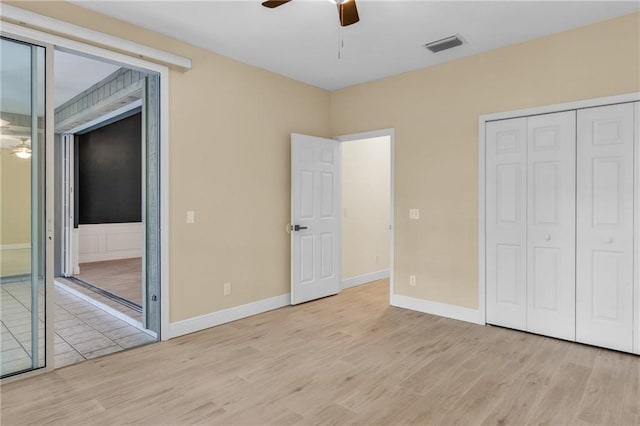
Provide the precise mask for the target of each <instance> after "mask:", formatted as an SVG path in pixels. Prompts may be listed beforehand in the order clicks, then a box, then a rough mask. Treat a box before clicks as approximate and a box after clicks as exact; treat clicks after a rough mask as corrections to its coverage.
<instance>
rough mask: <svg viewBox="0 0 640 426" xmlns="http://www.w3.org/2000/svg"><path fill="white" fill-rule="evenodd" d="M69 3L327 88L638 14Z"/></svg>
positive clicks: (505, 5)
mask: <svg viewBox="0 0 640 426" xmlns="http://www.w3.org/2000/svg"><path fill="white" fill-rule="evenodd" d="M73 3H76V4H78V5H79V6H82V7H85V8H88V9H92V10H94V11H97V12H100V13H103V14H106V15H110V16H113V17H115V18H118V19H121V20H123V21H128V22H131V23H133V24H135V25H139V26H142V27H144V28H148V29H150V30H154V31H157V32H160V33H163V34H166V35H169V36H171V37H174V38H177V39H180V40H183V41H186V42H188V43H191V44H194V45H196V46H200V47H203V48H206V49H210V50H212V51H214V52H218V53H220V54H222V55H225V56H229V57H231V58H235V59H237V60H239V61H241V62H245V63H248V64H251V65H255V66H257V67H260V68H264V69H267V70H270V71H273V72H276V73H278V74H282V75H285V76H288V77H291V78H294V79H296V80H300V81H303V82H306V83H309V84H312V85H314V86H318V87H322V88H324V89H328V90H335V89H339V88H343V87H347V86H351V85H354V84H358V83H363V82H366V81H371V80H376V79H380V78H383V77H387V76H390V75H394V74H399V73H402V72H406V71H411V70H415V69H419V68H423V67H427V66H431V65H435V64H438V63H442V62H447V61H451V60H454V59H458V58H460V57H463V56H468V55H474V54H477V53H480V52H484V51H487V50H491V49H495V48H498V47H501V46H506V45H510V44H515V43H519V42H522V41H526V40H530V39H534V38H537V37H541V36H544V35H547V34H552V33H556V32H561V31H565V30H568V29H571V28H575V27H578V26H583V25H587V24H590V23H593V22H597V21H602V20H605V19H609V18H612V17H615V16H619V15H624V14H628V13H632V12H634V11H638V10H640V2H638V1H629V2H618V1H564V2H555V1H553V2H552V1H497V2H493V1H492V2H489V1H400V0H395V1H389V0H387V1H375V0H358V1H357V5H358V11H359V14H360V22H359V23H356V24H354V25H352V26H349V27H346V28H343V29H342V30H340V29H339V28H340V27H339V25H338V16H337V11H336V7H335V5H332V4H331V3H330V2H329V1H327V0H295V1H292V2H291V3H288V4H286V5H283V6H281V7H279V8H276V9H267V8H264V7H262V6H261V5H260V0H255V1H253V0H252V1H214V0H210V1H86V0H84V1H77V0H76V1H73ZM456 33H458V34H460V35H461V37H462V38H463V39H464V40H465V41H466V44H464V45H463V46H460V47H457V48H454V49H452V50H449V51H446V52H441V53H438V54H433V53H431V52H429V51H427V50H426V49H425V48H424V46H423V44H424V43H426V42H429V41H433V40H437V39H441V38H443V37H446V36H449V35H452V34H456ZM340 34H341V35H342V38H343V40H344V48H343V49H342V54H341V55H342V59H338V45H339V37H340ZM612 48H615V46H612Z"/></svg>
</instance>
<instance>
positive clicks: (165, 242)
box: [0, 16, 182, 384]
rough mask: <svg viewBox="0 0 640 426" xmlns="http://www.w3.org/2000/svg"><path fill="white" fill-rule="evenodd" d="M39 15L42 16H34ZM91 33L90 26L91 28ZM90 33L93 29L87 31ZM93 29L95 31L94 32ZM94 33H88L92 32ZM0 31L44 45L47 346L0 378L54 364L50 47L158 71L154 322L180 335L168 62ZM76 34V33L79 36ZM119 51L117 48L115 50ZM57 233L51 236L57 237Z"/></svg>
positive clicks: (33, 33) (8, 28) (166, 333)
mask: <svg viewBox="0 0 640 426" xmlns="http://www.w3.org/2000/svg"><path fill="white" fill-rule="evenodd" d="M40 17H41V18H42V16H40ZM60 24H64V25H68V28H67V29H68V32H67V34H70V35H71V34H74V32H76V31H77V32H78V33H79V34H82V32H83V31H90V30H87V29H84V28H81V27H76V26H74V25H71V24H66V23H63V22H60ZM92 32H93V31H92ZM93 33H95V32H93ZM95 34H99V33H95ZM95 34H94V36H95ZM0 35H2V36H4V37H7V38H11V39H15V40H18V41H22V42H25V43H29V44H34V45H37V46H42V47H44V48H45V93H46V95H45V96H46V97H45V137H44V139H45V155H46V160H45V229H46V231H45V235H46V242H45V262H46V268H45V291H46V294H47V297H46V300H45V333H46V337H45V345H46V348H49V349H50V350H47V351H46V358H45V359H46V362H45V367H43V368H40V369H38V370H33V371H29V372H26V373H22V374H18V375H15V376H10V377H7V378H5V379H2V381H1V382H2V383H3V384H4V383H8V382H9V381H13V380H18V379H23V378H26V377H30V376H32V375H37V374H42V373H45V372H49V371H53V370H54V369H55V360H54V350H53V348H54V327H53V324H54V314H55V292H54V225H55V217H54V214H55V210H54V196H53V194H54V184H55V179H54V151H55V150H54V149H53V144H54V124H55V123H54V120H53V119H52V118H53V117H54V104H53V87H54V84H53V83H54V82H53V52H54V50H55V49H59V50H66V51H69V52H72V53H77V54H80V55H87V56H92V57H97V58H102V59H105V60H108V61H113V62H116V63H121V64H123V65H126V66H127V67H129V68H134V69H136V68H137V69H140V70H143V71H145V72H155V73H157V74H158V76H159V105H158V107H159V121H160V123H159V126H158V137H159V146H158V149H159V153H158V155H159V175H160V176H159V177H158V180H159V184H158V186H159V187H158V195H159V198H160V199H159V203H158V216H159V217H158V219H159V220H158V223H157V225H158V232H159V238H158V241H159V247H158V262H159V265H158V272H159V274H160V277H159V283H158V286H159V289H158V290H159V295H158V296H159V297H158V298H159V299H160V301H159V309H160V314H159V323H160V324H159V326H160V330H159V333H158V340H167V339H169V338H171V337H174V336H176V335H179V334H182V333H179V331H178V330H176V331H174V330H172V327H171V324H170V319H169V67H168V66H166V65H162V64H159V63H155V62H149V61H147V60H144V59H140V58H136V57H134V56H129V55H127V54H123V53H119V52H116V51H115V50H107V49H104V48H101V47H97V46H94V45H90V44H85V43H82V42H79V41H75V40H72V39H68V38H65V37H61V36H58V35H54V34H50V33H47V32H43V31H40V30H36V29H33V28H29V27H27V26H23V25H17V24H13V23H11V22H6V21H2V27H1V28H0ZM103 36H104V38H105V40H106V41H105V43H103V44H104V45H106V46H112V47H113V48H114V49H119V46H118V45H117V44H118V43H117V42H118V41H121V42H123V43H126V42H127V41H126V40H121V39H116V38H113V37H111V36H108V35H103ZM79 37H80V38H82V37H81V36H79ZM120 50H122V49H120ZM59 237H60V236H56V238H59Z"/></svg>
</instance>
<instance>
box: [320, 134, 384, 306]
mask: <svg viewBox="0 0 640 426" xmlns="http://www.w3.org/2000/svg"><path fill="white" fill-rule="evenodd" d="M385 136H387V137H389V151H390V152H389V161H390V164H389V169H390V172H389V175H390V176H389V179H390V182H389V183H390V194H389V210H390V212H389V222H390V224H389V225H390V226H391V229H390V232H391V235H390V237H389V304H391V301H392V299H393V294H394V270H395V235H396V220H395V205H396V203H395V199H396V198H395V192H396V185H395V176H396V174H395V164H396V160H395V152H396V145H395V129H394V128H387V129H380V130H372V131H368V132H361V133H352V134H347V135H341V136H336V137H334V138H333V139H335V140H337V141H338V142H340V144H342V143H343V142H353V141H358V140H361V139H371V138H379V137H385ZM340 152H342V145H340ZM338 191H339V194H338V196H339V197H340V202H341V204H342V175H341V178H340V185H339V186H338ZM340 218H341V220H342V209H341V211H340ZM340 230H341V231H340V253H342V227H340ZM341 256H342V254H341ZM341 260H342V259H341ZM340 265H341V267H340V286H341V289H344V288H347V287H345V286H343V285H342V262H340Z"/></svg>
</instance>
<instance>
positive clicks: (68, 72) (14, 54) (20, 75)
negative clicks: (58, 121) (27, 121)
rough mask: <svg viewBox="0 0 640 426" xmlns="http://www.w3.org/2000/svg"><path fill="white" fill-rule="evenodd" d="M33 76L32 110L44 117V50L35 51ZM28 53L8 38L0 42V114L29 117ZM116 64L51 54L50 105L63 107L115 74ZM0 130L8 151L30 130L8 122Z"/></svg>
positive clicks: (26, 136) (76, 56)
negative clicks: (35, 90) (35, 93)
mask: <svg viewBox="0 0 640 426" xmlns="http://www.w3.org/2000/svg"><path fill="white" fill-rule="evenodd" d="M37 52H38V59H37V66H36V75H37V81H38V87H39V89H38V93H39V94H40V96H38V98H37V106H36V109H37V111H38V114H39V115H42V114H44V75H45V73H44V69H45V67H44V61H45V58H44V49H42V48H39V49H37ZM31 64H32V62H31V50H30V47H29V46H28V45H26V44H22V43H17V42H14V41H11V40H8V39H2V40H1V42H0V69H1V70H2V72H0V112H3V113H10V114H19V115H30V114H31ZM118 68H120V67H119V66H117V65H113V64H110V63H106V62H102V61H98V60H95V59H90V58H86V57H83V56H78V55H75V54H69V53H65V52H61V51H55V53H54V99H53V102H54V105H55V106H56V107H58V106H60V105H62V104H64V103H65V102H67V101H68V100H69V99H71V98H73V97H74V96H76V95H77V94H79V93H81V92H83V91H84V90H86V89H88V88H89V87H91V86H93V85H94V84H95V83H97V82H99V81H101V80H102V79H104V78H105V77H107V76H108V75H110V74H111V73H113V72H115V71H116V70H117V69H118ZM9 124H10V125H9V126H6V127H2V128H1V129H0V147H1V148H8V147H12V146H14V145H15V144H17V143H19V142H20V139H21V138H28V137H29V134H30V129H29V128H25V127H20V126H18V125H15V123H9Z"/></svg>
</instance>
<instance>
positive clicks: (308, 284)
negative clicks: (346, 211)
mask: <svg viewBox="0 0 640 426" xmlns="http://www.w3.org/2000/svg"><path fill="white" fill-rule="evenodd" d="M339 184H340V150H339V146H338V141H336V140H333V139H323V138H318V137H314V136H306V135H299V134H295V133H294V134H292V135H291V304H292V305H295V304H298V303H303V302H307V301H309V300H314V299H319V298H321V297H325V296H330V295H333V294H337V293H338V292H340V238H341V237H340V227H341V216H340V211H341V208H340V205H341V200H340V191H339Z"/></svg>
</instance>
